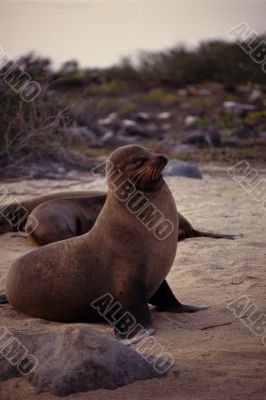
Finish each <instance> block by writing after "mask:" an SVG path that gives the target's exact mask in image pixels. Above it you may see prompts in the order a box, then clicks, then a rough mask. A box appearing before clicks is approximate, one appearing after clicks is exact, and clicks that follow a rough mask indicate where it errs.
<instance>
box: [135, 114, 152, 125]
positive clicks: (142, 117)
mask: <svg viewBox="0 0 266 400" xmlns="http://www.w3.org/2000/svg"><path fill="white" fill-rule="evenodd" d="M149 120H150V116H149V114H147V113H145V112H139V113H138V114H137V117H136V121H137V122H139V123H145V122H148V121H149Z"/></svg>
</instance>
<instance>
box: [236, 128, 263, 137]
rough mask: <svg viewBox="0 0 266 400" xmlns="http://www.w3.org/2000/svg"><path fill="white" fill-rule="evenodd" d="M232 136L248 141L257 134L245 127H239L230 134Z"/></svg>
mask: <svg viewBox="0 0 266 400" xmlns="http://www.w3.org/2000/svg"><path fill="white" fill-rule="evenodd" d="M232 135H233V136H236V137H238V138H240V139H250V138H254V137H257V136H258V134H257V133H256V132H254V131H253V130H252V129H250V128H248V127H246V126H241V127H239V128H237V129H235V130H234V131H233V133H232Z"/></svg>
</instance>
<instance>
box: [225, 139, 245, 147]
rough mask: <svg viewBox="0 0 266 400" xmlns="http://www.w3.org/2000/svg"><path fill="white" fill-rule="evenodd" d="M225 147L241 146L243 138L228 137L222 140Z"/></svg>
mask: <svg viewBox="0 0 266 400" xmlns="http://www.w3.org/2000/svg"><path fill="white" fill-rule="evenodd" d="M222 146H223V147H240V146H241V140H239V139H238V138H236V137H232V138H228V139H225V140H223V141H222Z"/></svg>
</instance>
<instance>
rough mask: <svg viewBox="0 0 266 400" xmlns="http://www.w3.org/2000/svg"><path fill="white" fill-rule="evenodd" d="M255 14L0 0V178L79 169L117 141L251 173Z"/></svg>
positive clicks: (258, 18)
mask: <svg viewBox="0 0 266 400" xmlns="http://www.w3.org/2000/svg"><path fill="white" fill-rule="evenodd" d="M265 15H266V3H265V1H261V2H260V1H256V0H255V1H232V2H231V1H200V0H194V1H151V0H150V1H127V0H121V1H112V0H109V1H74V0H72V1H70V0H69V1H67V0H65V1H41V2H39V1H3V0H2V1H1V2H0V177H1V178H2V179H3V178H5V179H10V178H17V177H33V178H43V177H46V178H47V177H48V178H49V177H50V178H53V177H61V176H62V177H65V176H69V174H70V173H73V171H77V173H79V171H83V172H86V171H89V170H90V169H91V168H92V167H94V166H95V165H96V164H97V163H99V161H101V160H103V159H105V157H106V156H107V155H108V154H109V153H110V152H111V151H112V150H113V149H114V148H116V147H118V146H121V145H124V144H129V143H139V144H143V145H145V146H147V147H148V148H151V149H153V150H155V151H160V152H163V153H165V154H167V155H168V156H169V157H170V158H178V159H181V160H185V161H189V162H193V163H196V164H199V165H200V166H202V167H203V168H204V167H209V168H211V167H217V166H228V167H230V166H232V165H234V164H235V163H237V162H238V161H240V160H243V159H244V160H247V161H248V162H250V163H252V166H256V167H260V168H263V167H264V166H265V162H266V152H265V150H266V109H265V105H266V81H265V78H266V42H265V37H266V36H265V31H264V26H265V18H264V17H265ZM239 26H240V27H239ZM264 57H265V64H264ZM264 70H265V72H264Z"/></svg>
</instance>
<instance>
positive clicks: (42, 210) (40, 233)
mask: <svg viewBox="0 0 266 400" xmlns="http://www.w3.org/2000/svg"><path fill="white" fill-rule="evenodd" d="M85 193H86V197H66V198H60V199H55V200H50V201H46V202H44V203H42V204H40V205H38V206H37V207H36V208H34V209H33V211H32V212H31V214H30V216H32V217H34V218H33V219H31V218H30V219H29V221H28V222H27V223H26V225H25V232H26V233H27V232H28V235H27V236H28V238H29V239H31V240H32V241H33V242H34V243H36V244H38V245H45V244H49V243H53V242H57V241H59V240H65V239H69V238H71V237H75V236H79V235H82V234H84V233H86V232H88V231H89V230H90V229H91V228H92V226H93V225H94V223H95V221H96V219H97V217H98V215H99V214H100V211H101V209H102V207H103V205H104V203H105V200H106V193H105V192H85ZM178 217H179V227H178V241H179V242H180V241H182V240H184V239H187V238H192V237H211V238H217V239H220V238H224V239H234V236H233V235H224V234H218V233H211V232H201V231H197V230H195V229H194V228H193V227H192V226H191V224H190V223H189V222H188V220H187V219H186V218H185V217H184V216H183V215H182V214H180V213H179V212H178ZM35 220H37V221H38V225H37V226H36V228H35V229H32V228H33V224H34V221H35Z"/></svg>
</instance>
